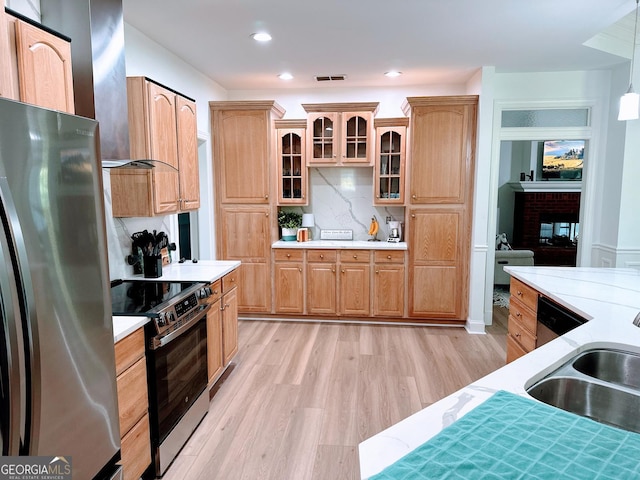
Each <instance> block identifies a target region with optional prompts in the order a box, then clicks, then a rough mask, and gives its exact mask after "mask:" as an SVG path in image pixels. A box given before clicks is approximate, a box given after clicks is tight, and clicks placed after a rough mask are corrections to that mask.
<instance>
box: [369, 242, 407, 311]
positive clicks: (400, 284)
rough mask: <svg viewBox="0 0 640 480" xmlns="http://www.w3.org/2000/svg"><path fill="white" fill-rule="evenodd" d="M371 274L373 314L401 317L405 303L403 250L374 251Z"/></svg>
mask: <svg viewBox="0 0 640 480" xmlns="http://www.w3.org/2000/svg"><path fill="white" fill-rule="evenodd" d="M373 257H374V264H373V269H374V275H373V315H374V316H379V317H403V316H404V311H405V310H404V303H405V281H404V277H405V268H404V262H405V252H404V251H402V250H389V251H387V250H382V251H375V252H374V253H373Z"/></svg>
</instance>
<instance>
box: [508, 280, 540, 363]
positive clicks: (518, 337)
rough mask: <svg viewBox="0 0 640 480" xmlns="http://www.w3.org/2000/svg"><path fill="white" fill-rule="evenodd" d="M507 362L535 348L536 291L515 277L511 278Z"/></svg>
mask: <svg viewBox="0 0 640 480" xmlns="http://www.w3.org/2000/svg"><path fill="white" fill-rule="evenodd" d="M510 293H511V295H510V297H509V321H508V328H507V329H508V335H507V363H509V362H512V361H513V360H515V359H516V358H519V357H521V356H522V355H525V354H526V353H528V352H530V351H532V350H534V349H535V348H536V340H537V337H536V335H537V324H538V319H537V310H538V297H539V294H538V292H537V291H536V290H535V289H533V288H531V287H530V286H528V285H526V284H524V283H522V282H521V281H520V280H518V279H516V278H513V277H512V278H511V288H510Z"/></svg>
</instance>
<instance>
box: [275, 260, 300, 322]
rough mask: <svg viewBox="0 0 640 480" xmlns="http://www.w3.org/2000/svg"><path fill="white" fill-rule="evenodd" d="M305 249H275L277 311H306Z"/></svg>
mask: <svg viewBox="0 0 640 480" xmlns="http://www.w3.org/2000/svg"><path fill="white" fill-rule="evenodd" d="M304 278H305V265H304V250H300V249H291V250H280V249H276V250H274V286H275V305H274V310H275V313H303V312H304Z"/></svg>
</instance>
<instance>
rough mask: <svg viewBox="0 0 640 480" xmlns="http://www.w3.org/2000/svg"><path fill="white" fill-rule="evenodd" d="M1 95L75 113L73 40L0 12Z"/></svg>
mask: <svg viewBox="0 0 640 480" xmlns="http://www.w3.org/2000/svg"><path fill="white" fill-rule="evenodd" d="M0 65H2V69H0V70H1V71H0V96H2V97H6V98H12V99H14V100H20V101H22V102H25V103H30V104H33V105H38V106H40V107H44V108H50V109H52V110H59V111H61V112H67V113H72V114H73V113H75V105H74V96H73V74H72V68H71V43H70V40H69V39H68V38H66V37H64V36H63V35H57V34H54V33H52V32H51V31H45V30H43V29H42V28H39V27H38V26H36V25H34V24H32V23H30V21H24V20H22V19H21V18H16V17H15V16H13V15H10V14H8V13H6V12H5V11H4V9H2V12H0Z"/></svg>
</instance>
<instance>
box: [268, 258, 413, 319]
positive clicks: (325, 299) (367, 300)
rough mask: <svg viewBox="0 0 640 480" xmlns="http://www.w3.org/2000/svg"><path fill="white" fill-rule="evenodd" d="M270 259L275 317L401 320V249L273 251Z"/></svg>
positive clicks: (402, 266) (402, 302) (403, 295)
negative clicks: (298, 316)
mask: <svg viewBox="0 0 640 480" xmlns="http://www.w3.org/2000/svg"><path fill="white" fill-rule="evenodd" d="M273 258H274V271H275V275H274V282H273V283H274V287H273V290H274V298H275V302H276V305H275V308H274V313H276V314H284V315H291V314H296V315H297V314H300V313H304V314H307V315H317V316H326V315H331V316H335V315H338V316H345V317H374V316H377V317H391V318H402V317H405V310H406V307H405V284H406V281H405V275H406V273H405V251H404V250H387V249H384V250H379V251H376V250H373V251H372V250H368V249H360V250H357V249H339V250H334V249H274V254H273ZM372 294H373V298H372V296H371V295H372ZM303 298H304V304H303V302H302V299H303Z"/></svg>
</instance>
